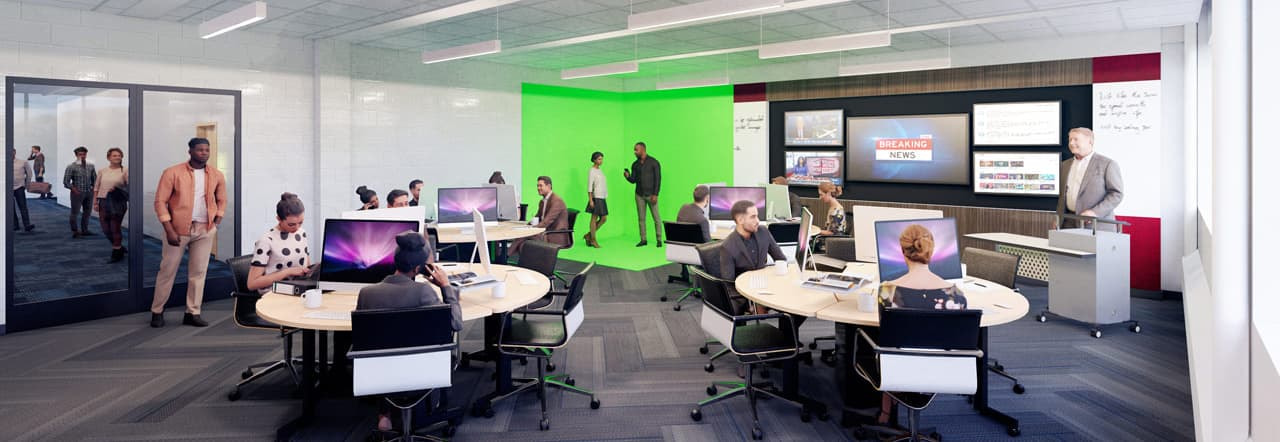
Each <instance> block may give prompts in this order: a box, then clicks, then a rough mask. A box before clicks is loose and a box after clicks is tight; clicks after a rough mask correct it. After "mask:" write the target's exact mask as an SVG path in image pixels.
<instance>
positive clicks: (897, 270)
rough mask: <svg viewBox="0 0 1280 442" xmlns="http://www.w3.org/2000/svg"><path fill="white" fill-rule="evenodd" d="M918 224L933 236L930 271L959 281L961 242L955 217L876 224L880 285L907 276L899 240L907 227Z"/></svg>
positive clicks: (944, 277)
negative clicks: (957, 233)
mask: <svg viewBox="0 0 1280 442" xmlns="http://www.w3.org/2000/svg"><path fill="white" fill-rule="evenodd" d="M912 225H919V226H921V227H924V228H925V229H927V230H929V233H931V234H933V258H932V259H930V261H929V270H931V271H933V273H934V274H936V275H938V276H939V277H941V278H942V279H960V278H962V277H963V275H962V274H961V273H960V242H959V238H958V237H957V235H956V219H955V218H935V219H915V220H900V221H877V222H876V253H877V255H878V256H877V258H878V259H879V262H880V282H885V281H892V280H895V279H898V278H900V277H902V275H905V274H907V260H906V258H904V257H903V256H902V243H901V242H900V241H899V238H901V237H902V232H903V231H904V230H906V229H907V227H908V226H912Z"/></svg>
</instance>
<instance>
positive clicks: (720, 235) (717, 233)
mask: <svg viewBox="0 0 1280 442" xmlns="http://www.w3.org/2000/svg"><path fill="white" fill-rule="evenodd" d="M712 222H713V223H714V222H715V221H712ZM766 225H767V224H765V223H760V228H761V229H765V228H767V227H765V226H766ZM712 228H715V227H714V226H713V227H712ZM736 229H737V227H734V226H732V225H730V226H729V227H723V228H718V229H715V230H712V231H711V239H712V240H715V241H724V239H725V238H728V237H729V234H730V233H733V231H734V230H736ZM820 232H822V228H821V227H818V226H815V225H812V224H810V225H809V237H810V238H813V237H815V236H818V233H820Z"/></svg>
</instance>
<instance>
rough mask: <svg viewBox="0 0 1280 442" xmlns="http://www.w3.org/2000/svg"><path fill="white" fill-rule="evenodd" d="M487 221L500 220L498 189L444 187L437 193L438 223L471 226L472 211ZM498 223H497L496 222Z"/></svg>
mask: <svg viewBox="0 0 1280 442" xmlns="http://www.w3.org/2000/svg"><path fill="white" fill-rule="evenodd" d="M473 210H479V211H480V213H481V214H482V215H484V219H485V220H497V219H498V189H497V188H494V187H453V188H449V187H444V188H440V190H438V191H437V192H436V222H437V223H440V224H446V225H455V226H458V225H471V220H472V219H471V211H473ZM494 222H496V221H494Z"/></svg>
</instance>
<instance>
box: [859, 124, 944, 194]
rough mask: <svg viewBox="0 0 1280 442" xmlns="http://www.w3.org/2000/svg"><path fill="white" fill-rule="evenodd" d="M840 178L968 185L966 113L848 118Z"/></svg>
mask: <svg viewBox="0 0 1280 442" xmlns="http://www.w3.org/2000/svg"><path fill="white" fill-rule="evenodd" d="M848 125H849V127H848V136H849V140H848V143H847V144H846V145H845V150H846V152H847V155H845V160H846V161H845V178H847V179H848V180H850V181H876V182H889V183H927V184H969V114H939V115H903V116H879V117H853V118H849V119H848Z"/></svg>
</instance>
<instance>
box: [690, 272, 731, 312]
mask: <svg viewBox="0 0 1280 442" xmlns="http://www.w3.org/2000/svg"><path fill="white" fill-rule="evenodd" d="M690 272H691V274H692V275H693V281H694V284H696V285H697V286H698V288H699V289H701V290H702V302H703V304H705V305H708V306H711V307H712V308H715V309H716V310H719V311H720V314H721V315H723V316H727V317H731V316H734V311H735V310H736V309H735V308H734V306H733V302H732V301H730V300H729V287H728V286H729V284H728V283H727V282H726V281H725V280H723V279H720V278H717V277H716V276H715V275H711V274H710V273H709V272H705V271H703V270H701V269H693V270H691V271H690Z"/></svg>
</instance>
